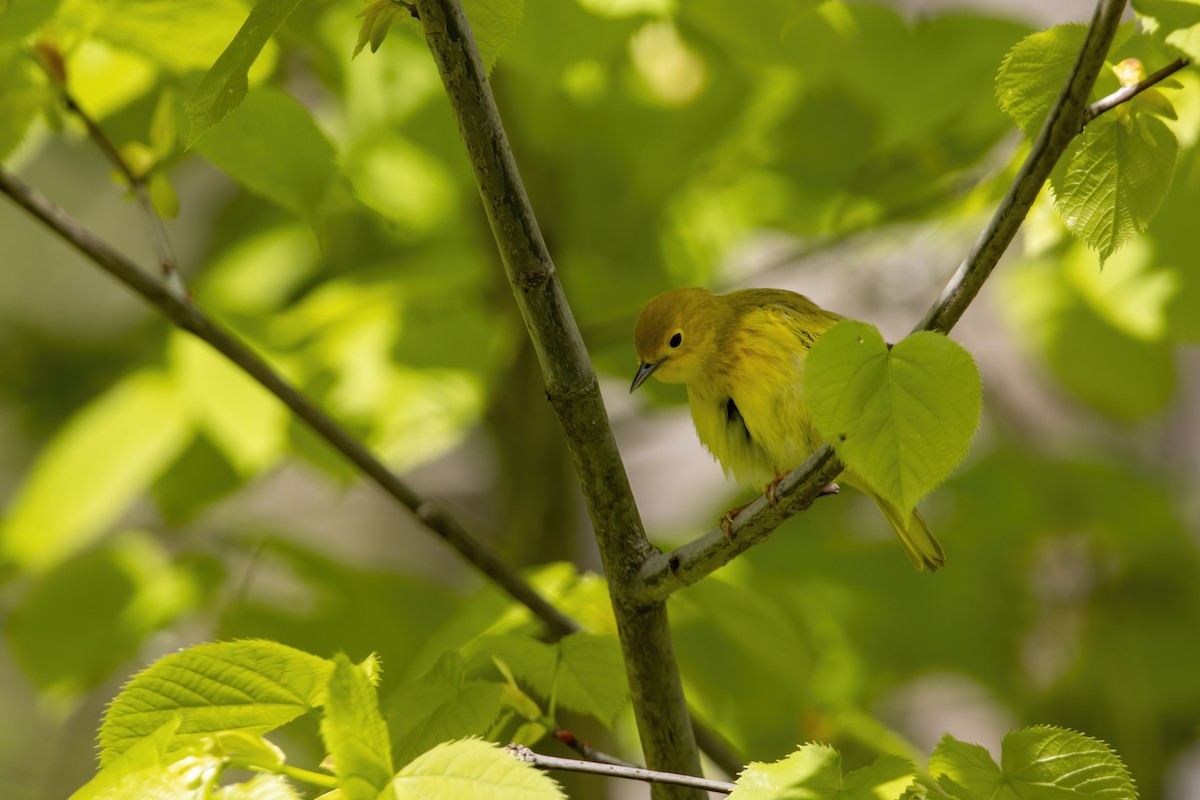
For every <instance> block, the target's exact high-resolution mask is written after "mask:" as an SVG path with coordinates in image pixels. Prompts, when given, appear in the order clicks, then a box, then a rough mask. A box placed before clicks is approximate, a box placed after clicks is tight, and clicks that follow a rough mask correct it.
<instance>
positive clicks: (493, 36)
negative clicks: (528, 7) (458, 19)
mask: <svg viewBox="0 0 1200 800" xmlns="http://www.w3.org/2000/svg"><path fill="white" fill-rule="evenodd" d="M524 8H525V0H464V2H463V11H465V12H466V13H467V23H468V24H469V25H470V26H471V33H472V34H474V36H475V45H476V47H478V48H479V58H480V60H482V61H483V68H484V69H486V70H488V71H489V72H490V71H491V69H492V66H493V65H494V64H495V63H496V59H497V58H499V57H500V53H501V52H503V50H504V47H505V45H507V44H508V43H509V41H510V40H511V39H512V37H513V35H514V34H515V33H516V32H517V28H518V27H520V25H521V13H522V11H523V10H524Z"/></svg>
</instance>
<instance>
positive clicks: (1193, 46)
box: [1133, 0, 1200, 60]
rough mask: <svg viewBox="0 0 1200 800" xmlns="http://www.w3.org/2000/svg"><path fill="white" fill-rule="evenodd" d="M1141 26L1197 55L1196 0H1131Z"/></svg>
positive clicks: (1199, 5) (1199, 7)
mask: <svg viewBox="0 0 1200 800" xmlns="http://www.w3.org/2000/svg"><path fill="white" fill-rule="evenodd" d="M1133 8H1134V10H1135V11H1137V13H1138V14H1139V15H1140V16H1141V22H1142V29H1143V30H1145V31H1146V32H1147V33H1149V34H1152V35H1154V36H1157V37H1159V38H1161V39H1162V40H1163V41H1164V42H1166V43H1167V44H1169V45H1171V46H1172V47H1175V48H1178V49H1179V50H1181V51H1182V52H1183V53H1184V54H1186V55H1187V56H1188V57H1189V58H1191V59H1193V60H1197V59H1200V2H1197V0H1133Z"/></svg>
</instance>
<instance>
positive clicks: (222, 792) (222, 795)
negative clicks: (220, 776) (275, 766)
mask: <svg viewBox="0 0 1200 800" xmlns="http://www.w3.org/2000/svg"><path fill="white" fill-rule="evenodd" d="M212 797H213V800H303V797H304V796H303V795H301V794H300V792H298V791H297V790H296V789H295V787H293V786H292V785H291V784H290V783H288V782H287V780H286V779H285V778H282V777H280V776H279V775H256V776H254V777H253V778H251V779H250V780H248V781H246V782H245V783H234V784H231V785H229V786H222V787H221V788H220V789H218V790H217V791H216V792H214V793H213V796H212Z"/></svg>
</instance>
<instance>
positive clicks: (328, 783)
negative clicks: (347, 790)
mask: <svg viewBox="0 0 1200 800" xmlns="http://www.w3.org/2000/svg"><path fill="white" fill-rule="evenodd" d="M227 766H228V767H229V768H230V769H246V770H252V771H254V772H270V773H272V774H274V775H282V776H283V777H285V778H291V779H292V780H296V781H302V782H304V783H310V784H312V785H313V786H321V787H323V788H326V789H336V788H338V779H337V776H336V775H330V774H329V773H327V772H314V771H313V770H310V769H302V768H300V767H293V766H289V765H288V764H263V763H260V762H258V761H254V760H253V759H249V758H244V757H235V758H231V759H229V761H228V762H227Z"/></svg>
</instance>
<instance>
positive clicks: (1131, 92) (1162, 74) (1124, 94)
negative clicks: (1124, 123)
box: [1083, 58, 1191, 125]
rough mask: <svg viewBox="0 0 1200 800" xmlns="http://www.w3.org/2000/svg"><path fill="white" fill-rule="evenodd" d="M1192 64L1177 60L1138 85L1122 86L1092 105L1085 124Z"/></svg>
mask: <svg viewBox="0 0 1200 800" xmlns="http://www.w3.org/2000/svg"><path fill="white" fill-rule="evenodd" d="M1190 63H1191V62H1190V61H1188V60H1187V59H1186V58H1177V59H1175V60H1174V61H1172V62H1171V63H1170V64H1167V65H1166V66H1165V67H1163V68H1162V69H1160V70H1159V71H1158V72H1155V73H1154V74H1153V75H1147V76H1146V77H1145V78H1142V79H1141V80H1140V81H1138V82H1137V83H1131V84H1129V85H1128V86H1122V87H1121V88H1120V89H1117V90H1116V91H1115V92H1113V93H1112V94H1110V95H1108V96H1107V97H1101V98H1100V99H1099V100H1097V101H1096V102H1094V103H1092V104H1091V105H1090V106H1088V107H1087V109H1086V110H1085V111H1084V112H1083V124H1084V125H1087V124H1088V123H1089V122H1091V121H1092V120H1094V119H1095V118H1096V117H1098V116H1100V115H1101V114H1103V113H1104V112H1106V111H1111V110H1112V109H1114V108H1116V107H1117V106H1119V105H1121V104H1122V103H1127V102H1129V101H1130V100H1132V99H1133V98H1135V97H1137V96H1138V95H1139V94H1141V93H1142V92H1144V91H1146V90H1147V89H1149V88H1150V87H1152V86H1154V85H1155V84H1156V83H1161V82H1162V81H1164V80H1166V79H1167V78H1169V77H1171V76H1172V75H1174V74H1175V73H1176V72H1179V70H1181V69H1183V68H1184V67H1186V66H1187V65H1188V64H1190Z"/></svg>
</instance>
